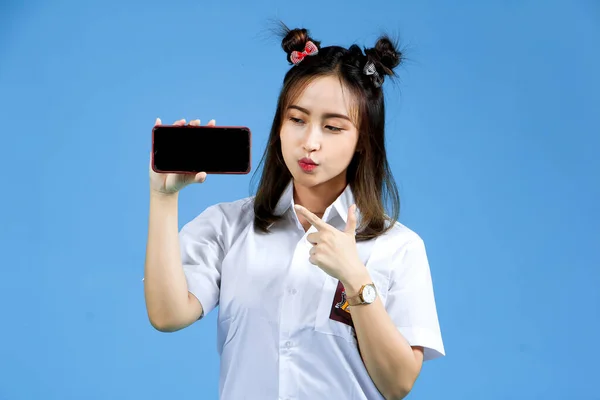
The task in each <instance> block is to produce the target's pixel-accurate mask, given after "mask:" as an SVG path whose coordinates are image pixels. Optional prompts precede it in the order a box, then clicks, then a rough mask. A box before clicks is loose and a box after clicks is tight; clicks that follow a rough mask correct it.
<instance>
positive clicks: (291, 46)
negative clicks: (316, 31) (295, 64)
mask: <svg viewBox="0 0 600 400" xmlns="http://www.w3.org/2000/svg"><path fill="white" fill-rule="evenodd" d="M282 28H283V29H282V36H283V40H282V41H281V48H282V49H283V51H285V52H286V54H287V59H288V61H290V54H292V52H293V51H304V47H305V46H306V42H308V41H311V42H313V43H314V44H315V45H316V46H317V48H319V46H320V44H321V42H319V41H317V40H314V39H313V38H311V37H310V34H309V33H308V30H306V29H304V28H296V29H289V28H287V27H286V26H285V25H284V26H282ZM290 62H291V61H290Z"/></svg>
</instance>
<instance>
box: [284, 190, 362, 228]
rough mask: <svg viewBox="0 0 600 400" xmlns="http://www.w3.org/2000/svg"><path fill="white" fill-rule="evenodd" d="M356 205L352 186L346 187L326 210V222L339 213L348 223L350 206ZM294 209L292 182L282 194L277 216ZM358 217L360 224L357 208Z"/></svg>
mask: <svg viewBox="0 0 600 400" xmlns="http://www.w3.org/2000/svg"><path fill="white" fill-rule="evenodd" d="M352 204H354V195H353V193H352V189H350V185H346V188H345V189H344V191H343V192H342V193H341V194H340V195H339V196H338V198H337V199H335V201H334V202H333V204H331V205H330V206H329V207H327V209H326V210H325V214H324V215H323V220H324V221H326V222H327V221H329V220H330V219H331V218H332V217H333V216H334V215H333V213H334V212H335V213H337V214H338V215H339V216H340V218H342V220H343V221H344V223H346V222H347V221H348V209H349V208H350V206H351V205H352ZM293 207H294V182H293V180H290V182H289V183H288V185H287V186H286V188H285V190H284V191H283V193H282V194H281V197H280V198H279V201H278V202H277V205H276V206H275V215H277V216H281V215H283V214H285V213H286V212H287V211H288V210H290V209H293ZM357 217H358V223H360V212H359V210H358V207H357Z"/></svg>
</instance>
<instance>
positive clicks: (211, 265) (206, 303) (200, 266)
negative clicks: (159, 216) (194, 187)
mask: <svg viewBox="0 0 600 400" xmlns="http://www.w3.org/2000/svg"><path fill="white" fill-rule="evenodd" d="M224 223H225V218H224V216H223V213H222V210H221V209H220V208H219V207H218V206H211V207H209V208H207V209H206V210H205V211H204V212H202V213H201V214H200V215H199V216H197V217H196V218H195V219H194V220H192V221H190V222H189V223H188V224H186V225H185V226H184V227H183V228H182V229H181V231H180V232H179V245H180V248H181V263H182V265H183V271H184V273H185V278H186V281H187V286H188V291H189V292H190V293H191V294H193V295H194V296H195V297H196V298H197V299H198V301H200V304H201V305H202V310H203V314H202V316H201V317H200V318H202V317H204V316H205V315H207V314H208V313H210V312H211V311H212V310H213V309H215V307H216V306H217V305H218V304H219V291H220V286H221V263H222V261H223V258H224V254H225V251H224V246H223V230H224V228H225V227H224Z"/></svg>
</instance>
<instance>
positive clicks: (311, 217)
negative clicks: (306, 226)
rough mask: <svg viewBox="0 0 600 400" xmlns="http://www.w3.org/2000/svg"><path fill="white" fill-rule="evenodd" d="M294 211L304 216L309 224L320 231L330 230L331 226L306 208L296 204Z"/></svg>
mask: <svg viewBox="0 0 600 400" xmlns="http://www.w3.org/2000/svg"><path fill="white" fill-rule="evenodd" d="M294 209H295V210H296V211H297V212H299V213H300V214H302V215H303V216H304V218H306V219H307V220H308V222H310V223H311V225H312V226H314V227H315V228H317V229H318V230H322V229H329V225H328V224H327V223H326V222H325V221H323V220H322V219H321V218H319V217H317V216H316V215H315V214H313V213H311V212H310V211H308V210H307V209H306V208H304V207H302V206H300V205H298V204H296V205H295V206H294Z"/></svg>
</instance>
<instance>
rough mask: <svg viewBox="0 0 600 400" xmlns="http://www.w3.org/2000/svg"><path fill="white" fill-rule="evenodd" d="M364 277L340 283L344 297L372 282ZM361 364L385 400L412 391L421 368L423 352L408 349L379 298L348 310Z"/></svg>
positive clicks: (353, 294)
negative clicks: (361, 360) (343, 288)
mask: <svg viewBox="0 0 600 400" xmlns="http://www.w3.org/2000/svg"><path fill="white" fill-rule="evenodd" d="M371 282H372V280H371V278H370V277H369V274H368V272H367V269H366V268H364V274H361V275H359V276H357V277H356V278H353V279H351V280H350V281H349V282H342V283H343V284H344V287H345V289H346V295H347V296H355V295H357V294H358V292H359V291H360V288H361V287H362V285H364V284H367V283H371ZM350 313H351V314H352V321H353V323H354V328H355V330H356V336H357V338H358V343H359V346H360V352H361V355H362V358H363V362H364V363H365V366H366V368H367V371H368V372H369V375H370V376H371V379H372V380H373V382H374V383H375V386H377V388H378V389H379V391H380V392H381V394H382V395H383V396H384V397H385V398H386V399H387V400H392V399H393V400H396V399H403V398H404V397H406V395H408V393H409V392H410V391H411V390H412V387H413V385H414V383H415V381H416V380H417V377H418V376H419V373H420V371H421V366H422V365H423V349H422V348H420V347H411V346H410V345H409V344H408V342H407V341H406V339H404V337H403V336H402V334H400V332H399V331H398V328H396V326H395V325H394V323H393V322H392V319H391V318H390V316H389V315H388V313H387V311H386V310H385V307H384V306H383V303H382V302H381V299H380V298H379V296H378V297H377V299H376V300H375V301H374V302H373V303H371V304H364V305H359V306H354V307H350Z"/></svg>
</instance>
